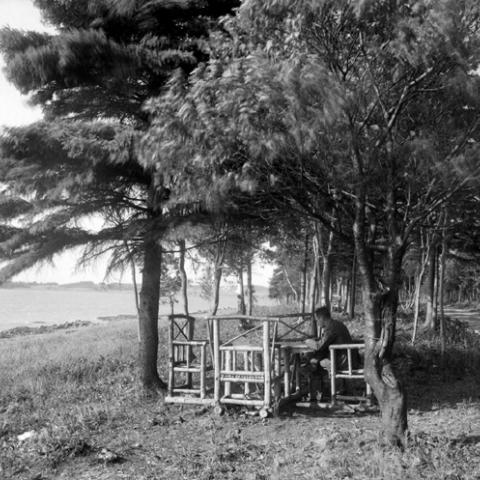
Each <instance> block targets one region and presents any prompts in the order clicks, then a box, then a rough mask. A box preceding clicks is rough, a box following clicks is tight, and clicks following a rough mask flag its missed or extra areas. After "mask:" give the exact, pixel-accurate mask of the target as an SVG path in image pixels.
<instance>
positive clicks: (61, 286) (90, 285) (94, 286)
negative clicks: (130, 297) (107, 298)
mask: <svg viewBox="0 0 480 480" xmlns="http://www.w3.org/2000/svg"><path fill="white" fill-rule="evenodd" d="M0 288H5V289H16V288H31V289H48V290H102V291H105V290H114V291H118V290H132V289H133V285H132V284H129V283H95V282H89V281H86V282H73V283H39V282H5V283H4V284H2V285H0Z"/></svg>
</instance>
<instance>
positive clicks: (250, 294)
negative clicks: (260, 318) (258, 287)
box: [247, 258, 253, 315]
mask: <svg viewBox="0 0 480 480" xmlns="http://www.w3.org/2000/svg"><path fill="white" fill-rule="evenodd" d="M247 304H248V307H247V315H252V313H253V284H252V259H251V258H249V259H248V261H247Z"/></svg>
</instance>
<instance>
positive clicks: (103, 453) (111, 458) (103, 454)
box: [97, 448, 123, 463]
mask: <svg viewBox="0 0 480 480" xmlns="http://www.w3.org/2000/svg"><path fill="white" fill-rule="evenodd" d="M97 458H98V459H99V460H101V461H103V462H104V463H118V462H121V461H122V460H123V458H122V457H121V456H120V455H118V454H117V453H115V452H112V450H109V449H108V448H102V449H101V450H100V452H99V453H98V454H97Z"/></svg>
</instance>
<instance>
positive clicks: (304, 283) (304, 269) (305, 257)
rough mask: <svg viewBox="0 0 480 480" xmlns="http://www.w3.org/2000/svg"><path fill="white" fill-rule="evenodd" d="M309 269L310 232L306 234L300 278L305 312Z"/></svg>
mask: <svg viewBox="0 0 480 480" xmlns="http://www.w3.org/2000/svg"><path fill="white" fill-rule="evenodd" d="M307 269H308V234H307V233H306V234H305V245H304V249H303V266H302V276H301V278H300V284H301V288H300V291H301V297H300V301H301V307H302V313H305V310H306V301H307Z"/></svg>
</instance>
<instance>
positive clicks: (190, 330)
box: [172, 239, 195, 387]
mask: <svg viewBox="0 0 480 480" xmlns="http://www.w3.org/2000/svg"><path fill="white" fill-rule="evenodd" d="M178 247H179V250H180V257H179V261H178V270H179V273H180V279H181V282H182V284H181V291H182V300H183V312H184V314H185V316H186V317H187V332H186V333H187V338H188V339H189V340H193V337H194V335H195V321H194V319H193V318H190V315H189V313H188V278H187V271H186V270H185V254H186V245H185V240H183V239H182V240H179V241H178ZM172 300H173V298H172ZM172 315H173V301H172ZM188 361H189V363H191V362H192V361H193V351H192V347H191V346H189V347H188ZM186 378H187V382H186V383H187V385H188V386H189V387H191V385H192V374H191V373H187V377H186Z"/></svg>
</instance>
